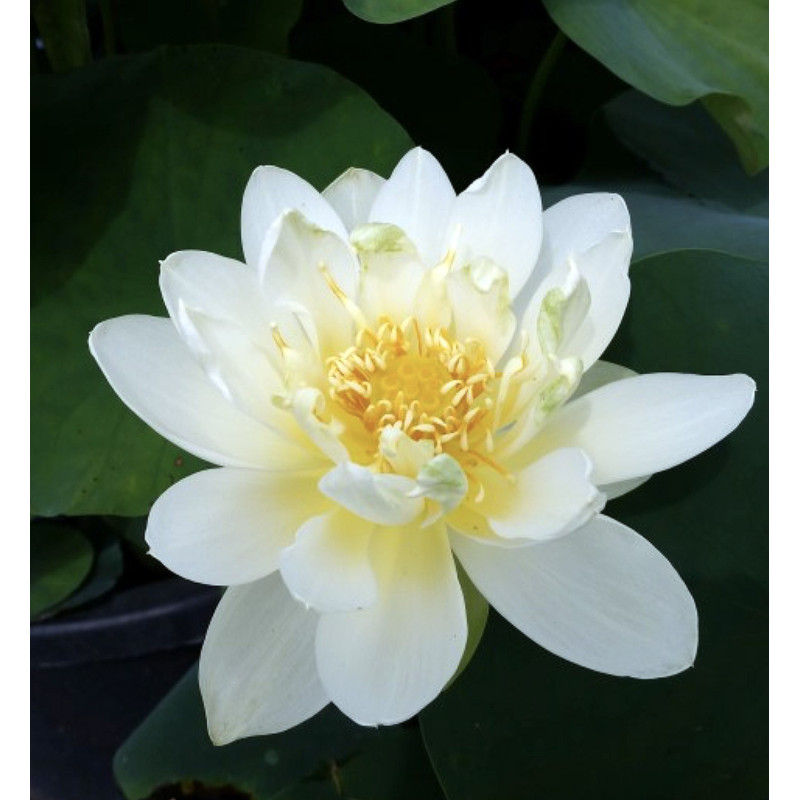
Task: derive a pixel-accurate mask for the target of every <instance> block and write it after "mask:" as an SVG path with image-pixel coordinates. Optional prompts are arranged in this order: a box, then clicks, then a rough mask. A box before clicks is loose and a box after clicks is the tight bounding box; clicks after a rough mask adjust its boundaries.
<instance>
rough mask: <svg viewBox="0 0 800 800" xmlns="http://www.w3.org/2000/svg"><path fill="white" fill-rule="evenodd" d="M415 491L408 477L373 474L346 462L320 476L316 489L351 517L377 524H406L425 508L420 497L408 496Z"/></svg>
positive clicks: (414, 485)
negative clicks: (354, 515) (356, 516)
mask: <svg viewBox="0 0 800 800" xmlns="http://www.w3.org/2000/svg"><path fill="white" fill-rule="evenodd" d="M415 488H416V483H415V481H414V480H413V479H411V478H406V477H405V476H403V475H393V474H391V473H376V472H372V471H371V470H369V469H367V468H366V467H362V466H359V465H358V464H354V463H352V462H351V461H345V462H343V463H341V464H339V465H338V466H336V467H335V468H334V469H332V470H331V471H330V472H329V473H327V474H326V475H324V476H323V477H322V480H320V482H319V490H320V491H321V492H322V493H323V494H325V495H327V496H328V497H330V498H331V500H334V501H335V502H337V503H339V504H340V505H342V506H344V507H345V508H346V509H347V510H348V511H351V512H352V513H353V514H356V515H358V516H359V517H363V518H364V519H367V520H370V521H371V522H374V523H376V524H378V525H405V524H406V523H407V522H411V520H413V519H415V518H416V517H418V516H419V515H420V514H421V513H422V511H423V510H424V508H425V501H424V500H422V498H420V497H409V493H410V492H412V491H413V490H414V489H415Z"/></svg>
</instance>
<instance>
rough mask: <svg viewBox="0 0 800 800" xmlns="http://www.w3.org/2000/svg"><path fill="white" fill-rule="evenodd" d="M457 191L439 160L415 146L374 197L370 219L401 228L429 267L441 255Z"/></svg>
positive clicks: (446, 243) (436, 261)
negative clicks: (454, 189)
mask: <svg viewBox="0 0 800 800" xmlns="http://www.w3.org/2000/svg"><path fill="white" fill-rule="evenodd" d="M455 196H456V193H455V192H454V191H453V187H452V186H451V184H450V181H449V179H448V177H447V175H446V174H445V171H444V170H443V169H442V167H441V165H440V164H439V162H438V161H437V160H436V159H435V158H434V157H433V156H432V155H431V154H430V153H428V152H427V151H425V150H423V149H422V148H421V147H417V148H415V149H414V150H412V151H411V152H409V153H407V154H406V155H405V156H403V158H402V159H400V162H399V163H398V165H397V166H396V167H395V168H394V171H393V172H392V174H391V177H390V178H389V180H387V181H386V183H384V184H383V186H382V187H381V188H380V190H379V191H378V194H377V195H376V197H375V202H374V203H373V205H372V209H371V210H370V213H369V220H368V221H369V222H390V223H392V224H393V225H397V226H398V227H399V228H401V229H402V230H403V231H404V232H405V233H406V235H407V236H408V237H409V238H410V239H411V241H412V242H413V243H414V244H415V245H416V247H417V250H419V253H420V256H421V257H422V260H423V262H424V263H425V264H426V265H428V266H433V265H434V264H436V263H438V262H439V260H440V259H441V258H442V257H443V256H444V253H445V250H446V249H447V246H448V244H449V243H448V242H446V241H445V239H444V237H445V233H446V226H447V220H448V217H449V214H450V208H451V206H452V205H453V201H454V200H455Z"/></svg>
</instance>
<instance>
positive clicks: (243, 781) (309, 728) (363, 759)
mask: <svg viewBox="0 0 800 800" xmlns="http://www.w3.org/2000/svg"><path fill="white" fill-rule="evenodd" d="M114 775H115V776H116V779H117V782H118V784H119V786H120V788H121V789H122V791H123V793H124V794H125V797H127V798H130V800H138V798H141V797H145V796H147V795H149V794H150V793H151V792H153V791H154V790H155V789H156V788H157V787H159V786H165V785H170V784H177V783H181V782H184V781H197V782H200V783H202V784H203V785H206V786H224V785H228V786H232V787H235V788H236V789H238V790H240V791H244V792H250V793H252V796H253V798H254V799H255V800H267V799H268V798H272V799H273V800H279V798H280V800H301V798H302V800H311V799H312V798H313V799H314V800H319V799H320V798H328V797H330V798H336V797H341V796H346V797H351V798H355V797H363V798H369V800H373V799H375V800H377V798H380V800H394V799H395V798H397V800H401V798H403V799H404V798H407V797H411V796H413V797H419V798H420V800H423V799H424V800H433V799H434V798H440V797H441V794H440V793H439V792H438V785H437V783H436V779H435V777H434V775H433V773H432V771H431V768H430V764H429V762H428V760H427V757H426V755H425V751H424V748H423V747H422V743H421V741H420V738H419V732H418V731H417V730H416V729H414V728H410V727H393V728H381V729H377V728H364V727H361V726H359V725H356V724H355V723H354V722H351V721H350V720H349V719H347V717H345V716H344V715H343V714H341V713H340V712H339V711H338V710H337V709H335V708H334V707H333V706H328V707H327V708H325V709H324V710H323V711H321V712H320V713H319V714H317V715H316V716H315V717H313V718H312V719H310V720H308V721H307V722H304V723H303V724H302V725H299V726H298V727H296V728H293V729H291V730H289V731H286V732H285V733H279V734H275V735H272V736H257V737H252V738H249V739H244V740H241V741H238V742H233V743H232V744H229V745H225V746H224V747H214V746H213V745H212V744H211V742H210V741H209V739H208V734H207V733H206V722H205V714H204V711H203V704H202V700H201V698H200V691H199V688H198V684H197V668H196V667H194V668H192V669H191V670H190V671H189V672H188V673H187V674H186V676H185V677H184V678H183V679H182V680H181V681H180V682H179V683H178V684H177V685H176V686H175V688H174V689H173V690H172V691H171V692H170V693H169V694H168V695H167V696H166V697H165V698H164V699H163V700H162V701H161V703H160V704H159V705H158V706H157V707H156V708H155V710H154V711H153V712H152V713H151V714H150V716H148V717H147V719H146V720H145V721H144V722H143V723H142V724H141V725H140V726H139V728H137V729H136V730H135V731H134V732H133V734H131V736H130V738H129V739H128V740H127V741H126V742H125V743H124V744H123V745H122V747H120V749H119V750H118V751H117V754H116V756H115V758H114ZM417 792H419V794H417Z"/></svg>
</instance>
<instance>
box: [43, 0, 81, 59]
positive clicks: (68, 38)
mask: <svg viewBox="0 0 800 800" xmlns="http://www.w3.org/2000/svg"><path fill="white" fill-rule="evenodd" d="M31 13H32V14H33V18H34V20H35V21H36V27H37V28H38V29H39V35H40V36H41V38H42V42H43V44H44V50H45V53H46V54H47V59H48V61H49V62H50V66H51V67H52V68H53V71H54V72H67V71H68V70H71V69H76V68H77V67H82V66H83V65H84V64H88V63H89V61H90V60H91V57H92V55H91V50H90V45H89V26H88V25H87V22H86V0H33V2H32V3H31Z"/></svg>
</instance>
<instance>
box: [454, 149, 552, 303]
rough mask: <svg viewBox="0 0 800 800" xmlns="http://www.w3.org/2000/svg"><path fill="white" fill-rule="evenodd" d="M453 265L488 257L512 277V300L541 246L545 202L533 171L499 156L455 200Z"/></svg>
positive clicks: (513, 159) (509, 156) (511, 157)
mask: <svg viewBox="0 0 800 800" xmlns="http://www.w3.org/2000/svg"><path fill="white" fill-rule="evenodd" d="M447 230H448V231H449V238H448V240H447V242H446V244H447V245H450V244H451V241H452V242H455V243H456V245H455V247H456V252H455V261H454V267H456V268H458V267H461V266H463V265H465V264H471V263H474V262H475V261H476V260H477V259H479V258H488V259H490V260H491V261H493V262H494V263H495V264H497V265H498V266H500V267H502V268H503V269H504V270H505V272H506V273H507V275H508V283H509V291H510V293H511V297H514V296H516V294H517V293H518V292H519V291H520V289H521V288H522V286H523V285H524V284H525V282H526V281H527V280H528V278H529V277H530V275H531V273H532V271H533V267H534V265H535V264H536V259H537V256H538V255H539V248H540V246H541V243H542V201H541V197H540V195H539V187H538V185H537V183H536V178H534V176H533V172H531V169H530V167H529V166H528V165H527V164H526V163H525V162H524V161H522V160H521V159H519V158H517V156H515V155H513V154H512V153H506V154H505V155H502V156H500V158H498V159H497V161H495V162H494V164H492V166H491V167H489V169H488V170H487V171H486V173H485V174H484V175H483V176H481V177H480V178H478V180H476V181H474V182H473V183H472V184H471V185H470V186H469V187H468V188H467V189H466V190H465V191H463V192H462V193H461V194H460V195H458V197H457V198H456V200H455V203H454V204H453V208H452V211H451V213H450V220H449V223H448V225H447Z"/></svg>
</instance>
